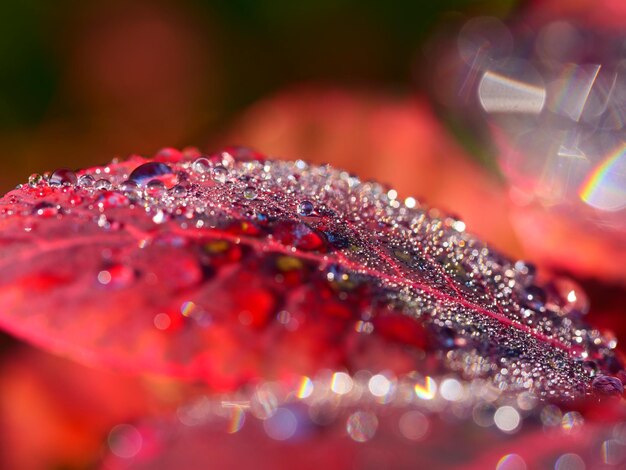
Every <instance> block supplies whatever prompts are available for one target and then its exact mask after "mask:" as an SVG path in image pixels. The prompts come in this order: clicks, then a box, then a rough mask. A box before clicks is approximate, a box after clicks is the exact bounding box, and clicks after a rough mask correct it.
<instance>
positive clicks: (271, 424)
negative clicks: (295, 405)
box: [263, 408, 298, 441]
mask: <svg viewBox="0 0 626 470" xmlns="http://www.w3.org/2000/svg"><path fill="white" fill-rule="evenodd" d="M297 428H298V419H297V418H296V415H294V414H293V412H291V411H290V410H288V409H287V408H278V409H277V410H276V412H275V413H274V414H273V415H272V416H270V417H269V418H267V419H266V420H265V421H263V429H265V432H266V433H267V435H268V436H269V437H271V438H272V439H274V440H276V441H285V440H287V439H289V438H290V437H292V436H293V435H294V434H295V433H296V430H297Z"/></svg>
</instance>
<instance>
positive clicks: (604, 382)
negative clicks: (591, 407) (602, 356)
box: [591, 375, 624, 395]
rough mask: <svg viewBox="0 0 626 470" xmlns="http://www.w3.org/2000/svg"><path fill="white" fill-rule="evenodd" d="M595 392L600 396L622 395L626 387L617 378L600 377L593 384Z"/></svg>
mask: <svg viewBox="0 0 626 470" xmlns="http://www.w3.org/2000/svg"><path fill="white" fill-rule="evenodd" d="M591 386H592V387H593V390H594V392H596V393H598V394H600V395H621V394H622V393H624V385H623V384H622V382H621V381H620V380H619V379H618V378H617V377H611V376H609V375H599V376H597V377H596V378H595V379H593V381H592V382H591Z"/></svg>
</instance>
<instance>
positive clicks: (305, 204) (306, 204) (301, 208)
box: [298, 200, 314, 217]
mask: <svg viewBox="0 0 626 470" xmlns="http://www.w3.org/2000/svg"><path fill="white" fill-rule="evenodd" d="M313 209H314V206H313V203H312V202H311V201H308V200H305V201H302V202H301V203H300V204H298V214H299V215H301V216H305V217H306V216H307V215H311V214H312V213H313Z"/></svg>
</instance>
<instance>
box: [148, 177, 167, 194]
mask: <svg viewBox="0 0 626 470" xmlns="http://www.w3.org/2000/svg"><path fill="white" fill-rule="evenodd" d="M145 191H146V196H150V197H155V198H158V197H161V196H163V194H165V185H164V184H163V182H162V181H159V180H151V181H150V182H149V183H148V184H146V189H145Z"/></svg>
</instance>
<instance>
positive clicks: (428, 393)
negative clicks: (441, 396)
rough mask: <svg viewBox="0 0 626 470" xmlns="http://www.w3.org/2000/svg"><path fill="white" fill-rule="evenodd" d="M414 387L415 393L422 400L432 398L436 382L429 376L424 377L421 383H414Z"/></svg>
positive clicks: (435, 391) (435, 392) (434, 393)
mask: <svg viewBox="0 0 626 470" xmlns="http://www.w3.org/2000/svg"><path fill="white" fill-rule="evenodd" d="M414 388H415V394H416V395H417V397H418V398H421V399H422V400H432V399H433V398H435V395H436V394H437V382H435V381H434V380H433V379H432V378H431V377H429V376H426V377H424V381H423V383H421V382H420V383H416V384H415V387H414Z"/></svg>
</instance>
